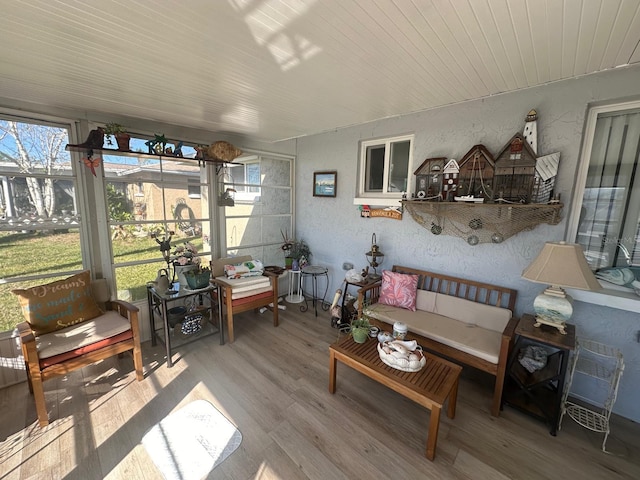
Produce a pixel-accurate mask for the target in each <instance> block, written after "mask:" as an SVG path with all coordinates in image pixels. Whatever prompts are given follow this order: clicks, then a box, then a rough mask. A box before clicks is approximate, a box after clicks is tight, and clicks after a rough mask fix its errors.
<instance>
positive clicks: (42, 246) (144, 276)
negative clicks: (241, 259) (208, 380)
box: [0, 232, 202, 332]
mask: <svg viewBox="0 0 640 480" xmlns="http://www.w3.org/2000/svg"><path fill="white" fill-rule="evenodd" d="M174 240H175V241H174V242H171V245H172V246H173V245H177V244H180V243H182V242H184V241H186V240H189V241H190V242H192V243H193V244H194V245H196V247H197V248H198V251H202V239H201V238H175V239H174ZM113 254H114V257H115V262H116V263H122V262H133V261H143V260H148V259H157V260H158V261H157V262H154V263H149V264H144V265H134V266H129V267H119V268H116V282H117V289H118V291H119V292H120V295H119V296H124V295H125V294H128V295H130V300H139V299H143V298H146V284H147V282H148V281H150V280H154V279H155V278H156V275H157V273H158V269H160V268H166V263H165V262H164V261H163V260H162V258H161V256H160V250H159V249H158V244H157V243H156V241H155V240H154V239H152V238H150V237H144V238H136V237H128V238H126V239H116V240H114V241H113ZM81 269H82V260H81V254H80V236H79V233H78V232H69V233H51V234H46V235H42V234H39V235H35V234H28V233H11V234H6V233H0V278H5V279H10V278H12V277H17V276H28V275H38V274H47V273H55V272H59V271H66V270H81ZM60 278H61V277H60ZM58 279H59V278H48V279H46V280H44V281H32V282H20V283H5V284H0V332H3V331H7V330H12V329H13V328H14V327H15V325H16V324H17V323H19V322H21V321H22V320H23V317H22V313H21V311H20V305H19V303H18V300H17V297H16V296H15V295H13V294H12V293H11V290H12V289H14V288H26V287H30V286H34V285H38V284H41V283H49V282H52V281H55V280H58ZM126 291H128V292H126Z"/></svg>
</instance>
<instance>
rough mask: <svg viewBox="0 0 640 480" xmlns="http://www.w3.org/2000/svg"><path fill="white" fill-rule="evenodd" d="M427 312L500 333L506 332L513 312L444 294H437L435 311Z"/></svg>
mask: <svg viewBox="0 0 640 480" xmlns="http://www.w3.org/2000/svg"><path fill="white" fill-rule="evenodd" d="M425 310H426V311H428V312H433V313H438V314H440V315H443V316H445V317H449V318H453V319H455V320H460V321H461V322H464V323H468V324H471V325H477V326H479V327H482V328H487V329H489V330H493V331H494V332H498V333H502V332H503V331H504V329H505V327H506V326H507V323H509V319H510V318H511V315H512V314H511V310H509V309H507V308H501V307H494V306H492V305H485V304H484V303H477V302H472V301H471V300H465V299H464V298H459V297H454V296H452V295H445V294H442V293H438V294H436V305H435V309H433V310H427V309H425Z"/></svg>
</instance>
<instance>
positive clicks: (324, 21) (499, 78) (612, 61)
mask: <svg viewBox="0 0 640 480" xmlns="http://www.w3.org/2000/svg"><path fill="white" fill-rule="evenodd" d="M0 12H1V13H0V18H1V20H0V25H1V28H0V41H1V45H2V47H1V48H0V99H1V98H5V99H9V100H11V101H13V102H15V101H28V102H35V103H39V104H44V105H47V106H52V107H65V108H72V109H76V110H80V111H83V112H87V113H88V114H91V113H92V112H102V113H106V114H114V115H125V116H132V117H137V118H143V119H151V120H155V121H159V122H165V123H170V124H176V125H184V126H187V127H197V128H203V129H206V130H210V131H218V132H235V133H240V134H244V135H249V136H252V137H254V138H256V139H259V140H266V141H277V140H282V139H287V138H293V137H299V136H303V135H310V134H314V133H319V132H323V131H328V130H332V129H335V128H340V127H344V126H348V125H353V124H358V123H363V122H367V121H371V120H376V119H380V118H385V117H389V116H394V115H399V114H403V113H408V112H415V111H420V110H425V109H429V108H433V107H437V106H442V105H447V104H452V103H458V102H463V101H465V100H469V99H475V98H482V97H486V96H491V95H495V94H499V93H502V92H507V91H512V90H518V89H523V88H528V87H532V86H536V85H540V84H545V83H548V82H553V81H557V80H561V79H566V78H573V77H576V76H581V75H585V74H589V73H593V72H598V71H602V70H607V69H613V68H616V67H620V66H625V65H627V64H633V63H638V61H640V48H639V47H638V43H639V41H640V0H351V1H347V0H215V1H214V0H181V1H177V0H173V1H172V0H155V1H149V0H100V1H98V0H76V1H74V0H57V1H56V0H27V1H13V0H11V1H10V0H4V1H2V7H1V10H0Z"/></svg>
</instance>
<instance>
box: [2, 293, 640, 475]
mask: <svg viewBox="0 0 640 480" xmlns="http://www.w3.org/2000/svg"><path fill="white" fill-rule="evenodd" d="M336 338H337V331H336V330H335V329H332V328H331V327H330V320H329V317H328V314H327V313H326V312H321V313H319V316H318V317H317V318H315V317H314V315H313V311H312V310H310V311H308V312H306V313H300V311H299V309H298V306H296V305H289V308H288V309H287V310H286V311H281V312H280V326H279V327H278V328H274V327H273V326H272V323H271V317H270V314H269V313H266V314H264V315H257V314H253V313H246V314H243V315H240V316H238V317H237V319H236V341H235V343H233V344H231V345H229V344H225V345H224V346H221V345H219V341H218V337H217V336H214V337H209V338H207V339H203V340H201V341H198V342H195V343H192V344H190V345H188V346H185V347H183V348H182V349H181V350H180V351H178V353H177V354H176V355H175V356H174V360H175V361H176V364H175V366H174V367H173V368H171V369H168V368H166V365H165V359H164V354H163V348H162V346H158V347H154V348H152V347H151V346H150V344H145V345H144V346H143V353H144V358H145V367H146V369H145V377H146V378H145V380H144V381H143V382H141V383H138V382H136V381H135V375H134V373H133V371H132V370H133V366H132V362H131V359H130V358H128V357H124V358H122V359H117V358H115V359H110V360H107V361H104V362H102V363H100V364H97V365H93V366H91V367H87V368H85V369H83V370H81V371H78V372H74V373H73V374H71V375H69V376H67V377H63V378H59V379H55V380H50V381H49V382H46V383H45V389H46V399H47V406H48V407H49V411H50V418H51V420H52V422H51V424H50V425H49V426H48V427H47V428H44V429H40V428H38V427H37V424H36V414H35V407H34V404H33V400H32V398H31V397H30V396H29V393H28V389H27V386H26V384H21V385H15V386H12V387H9V388H5V389H2V390H0V421H1V427H0V442H1V443H0V478H3V479H4V478H7V479H40V478H43V479H45V478H46V479H76V478H77V479H99V478H113V479H139V478H144V479H153V478H159V477H160V475H159V473H158V471H157V470H156V469H155V466H154V465H153V463H152V462H151V460H150V459H149V457H148V456H147V453H146V451H145V449H144V447H142V445H141V443H140V440H141V438H142V436H143V435H144V434H145V432H146V431H147V430H148V429H149V428H151V427H152V426H153V425H154V424H155V423H157V422H159V421H160V420H161V419H162V418H164V417H165V416H166V415H168V414H169V413H171V412H172V411H175V410H176V409H178V408H180V407H182V406H184V405H186V404H187V403H189V402H191V401H193V400H196V399H206V400H208V401H210V402H211V403H213V404H214V405H215V406H216V408H218V409H219V410H220V411H221V412H222V413H223V414H225V415H226V416H227V417H228V418H229V419H230V420H231V421H232V422H233V423H234V424H236V425H237V426H238V428H239V429H240V431H241V432H242V435H243V441H242V444H241V446H240V448H239V449H238V450H236V452H235V453H233V454H232V455H231V456H230V457H229V458H228V459H227V460H226V461H225V462H224V463H223V464H221V465H220V466H219V467H218V468H217V469H215V470H214V471H213V472H212V473H211V475H210V477H209V478H216V479H234V480H238V479H261V480H262V479H286V480H289V479H317V480H327V479H364V478H374V479H386V478H389V479H394V480H400V479H414V480H415V479H554V480H555V479H557V478H560V477H561V478H570V479H576V480H577V479H580V480H582V479H607V480H610V479H637V478H640V435H639V434H640V426H638V425H637V424H635V423H633V422H630V421H628V420H625V419H621V418H615V419H614V421H613V428H612V435H611V437H610V439H609V442H608V447H609V449H610V450H611V452H612V453H611V454H606V453H603V452H602V451H601V450H600V444H601V441H602V436H601V435H599V434H596V433H593V432H589V431H587V430H584V429H583V428H581V427H580V426H578V425H576V424H575V423H574V422H573V421H572V420H571V419H565V421H564V423H563V425H562V429H561V431H560V432H559V433H558V436H557V437H552V436H551V435H549V433H548V429H547V427H546V426H545V425H544V424H542V423H540V422H538V421H536V420H534V419H532V418H529V417H527V416H524V415H522V414H521V413H519V412H517V411H515V410H512V409H510V408H509V407H505V410H504V411H503V412H502V415H501V416H500V417H499V418H494V417H491V416H490V415H489V405H490V402H491V395H492V392H493V383H492V379H491V377H488V376H484V374H482V373H480V372H471V371H469V369H467V368H465V370H464V372H463V378H462V379H461V383H460V391H459V394H458V408H457V414H456V418H455V419H453V420H451V419H449V418H447V417H446V416H445V415H443V416H442V420H441V427H440V433H439V438H438V448H437V451H436V458H435V461H433V462H430V461H429V460H427V459H426V458H425V457H424V450H425V441H426V434H427V426H428V417H429V412H428V411H427V410H425V409H424V408H422V407H420V406H418V405H416V404H414V403H412V402H411V401H409V400H407V399H405V398H403V397H401V396H400V395H398V394H396V393H394V392H392V391H390V390H388V389H386V388H385V387H383V386H381V385H379V384H377V383H376V382H374V381H372V380H370V379H368V378H366V377H364V376H363V375H360V374H358V373H357V372H355V371H353V370H351V369H349V368H348V367H346V366H344V365H342V364H339V365H338V381H337V392H336V394H335V395H331V394H329V392H328V368H329V359H328V346H329V344H330V343H331V342H333V341H334V340H336Z"/></svg>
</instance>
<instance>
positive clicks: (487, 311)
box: [358, 265, 517, 416]
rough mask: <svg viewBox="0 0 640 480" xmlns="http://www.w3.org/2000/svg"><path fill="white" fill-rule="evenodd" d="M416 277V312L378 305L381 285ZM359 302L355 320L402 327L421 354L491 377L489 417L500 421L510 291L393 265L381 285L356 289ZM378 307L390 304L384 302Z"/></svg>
mask: <svg viewBox="0 0 640 480" xmlns="http://www.w3.org/2000/svg"><path fill="white" fill-rule="evenodd" d="M398 275H400V276H398ZM402 275H409V276H411V277H402ZM415 276H417V285H416V286H415V287H414V291H415V293H416V298H415V307H414V308H415V310H412V309H411V308H406V306H405V308H401V307H398V306H393V305H389V304H382V303H379V302H378V300H379V299H380V295H381V290H382V289H383V286H382V283H383V282H385V281H386V282H388V283H389V281H390V279H393V278H405V279H411V280H412V281H415ZM388 291H389V290H387V292H388ZM358 297H359V298H358V300H359V301H358V304H359V305H365V308H364V309H363V308H360V312H359V314H360V315H362V312H363V310H364V311H365V313H366V314H367V316H368V317H369V318H370V320H371V321H372V323H374V324H376V325H378V326H379V327H381V328H382V329H384V330H388V331H391V329H392V325H393V323H394V322H396V321H400V322H403V323H405V324H406V325H407V327H408V330H409V334H408V335H407V338H409V339H416V340H417V341H418V343H419V344H420V345H422V347H423V348H425V349H426V350H430V351H432V352H434V353H437V354H440V355H443V356H445V357H447V358H449V359H452V360H454V361H457V362H459V363H462V364H465V365H468V366H470V367H474V368H477V369H479V370H482V371H485V372H487V373H490V374H491V375H493V376H495V387H494V394H493V401H492V405H491V414H492V415H494V416H498V415H499V413H500V402H501V397H502V389H503V385H504V375H505V370H506V366H507V359H508V356H509V350H510V348H511V346H512V343H513V337H514V330H515V327H516V324H517V318H515V317H513V315H512V312H513V310H514V307H515V302H516V291H515V290H512V289H510V288H505V287H500V286H496V285H491V284H488V283H482V282H475V281H471V280H465V279H463V278H458V277H452V276H449V275H442V274H439V273H434V272H428V271H426V270H418V269H415V268H409V267H402V266H398V265H395V266H394V267H393V268H392V270H391V273H389V272H383V278H382V280H381V281H380V282H376V283H374V284H371V285H368V286H365V287H363V288H361V289H360V290H359V291H358ZM383 301H384V302H389V297H388V296H387V298H384V299H383ZM390 303H392V304H393V303H394V302H393V301H391V302H390Z"/></svg>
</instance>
